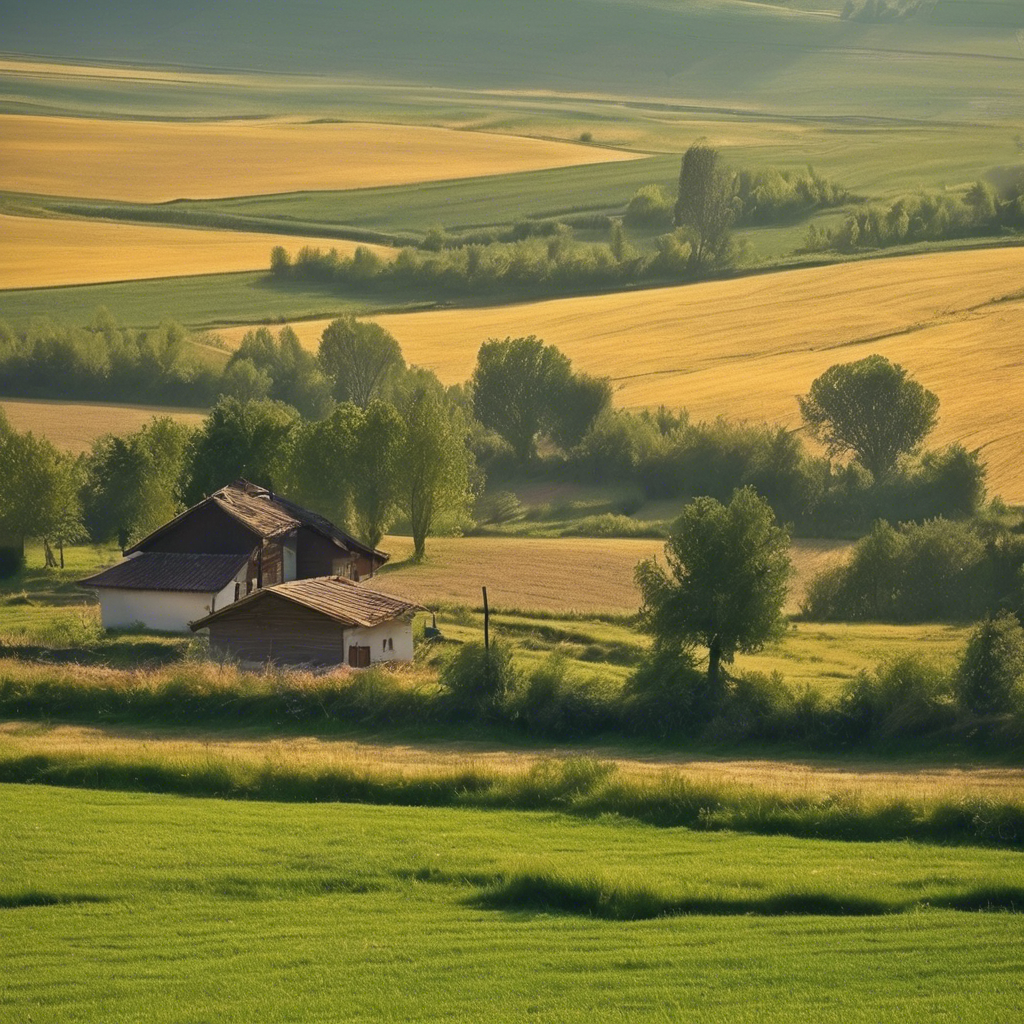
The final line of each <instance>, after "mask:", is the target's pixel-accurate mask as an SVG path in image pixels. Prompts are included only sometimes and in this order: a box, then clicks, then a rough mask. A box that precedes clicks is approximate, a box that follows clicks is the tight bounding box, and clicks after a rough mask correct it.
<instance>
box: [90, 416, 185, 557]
mask: <svg viewBox="0 0 1024 1024" xmlns="http://www.w3.org/2000/svg"><path fill="white" fill-rule="evenodd" d="M195 436H196V432H195V431H194V430H193V429H192V428H191V427H186V426H185V425H184V424H181V423H178V422H176V421H175V420H172V419H171V418H170V417H161V418H154V419H153V420H151V421H150V422H149V423H147V424H146V425H145V426H144V427H142V428H141V429H140V430H137V431H135V433H133V434H126V435H122V436H115V435H112V434H108V435H106V436H105V437H101V438H98V439H97V440H96V442H95V443H94V444H93V447H92V451H91V452H90V454H89V456H88V459H87V463H86V476H87V481H86V485H85V488H84V499H85V524H86V527H87V529H88V533H89V536H90V537H91V538H92V539H93V540H94V541H96V542H97V543H104V542H106V541H109V540H113V539H116V540H117V543H118V544H119V545H120V547H121V550H122V551H123V550H124V549H125V548H127V547H128V546H129V545H130V544H134V543H135V542H136V541H139V540H141V539H142V538H143V537H145V536H146V535H147V534H149V533H152V532H153V530H155V529H156V528H157V527H158V526H160V525H161V524H163V523H166V522H167V521H168V520H170V519H173V518H174V517H175V516H176V515H177V514H178V513H179V512H181V511H182V510H183V508H184V502H183V488H184V486H185V483H186V477H187V473H188V469H189V466H190V463H191V458H192V446H193V443H194V441H195Z"/></svg>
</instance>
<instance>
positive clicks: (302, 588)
mask: <svg viewBox="0 0 1024 1024" xmlns="http://www.w3.org/2000/svg"><path fill="white" fill-rule="evenodd" d="M418 607H419V606H418V605H415V604H413V603H411V602H409V601H404V600H402V599H401V598H397V597H391V596H389V595H388V594H380V593H377V592H376V591H373V590H368V589H366V588H365V587H361V586H360V585H359V584H358V583H355V582H353V581H352V580H349V579H346V578H344V577H341V576H330V577H326V578H321V579H308V580H292V581H291V582H288V583H278V584H276V585H275V586H272V587H263V588H262V589H260V590H255V591H253V592H252V593H251V594H249V595H248V596H247V597H243V598H242V599H241V600H239V601H235V602H233V603H232V604H229V605H225V606H224V607H223V608H221V609H219V610H218V611H215V612H213V613H212V614H210V615H207V616H205V617H204V618H201V619H199V620H198V621H196V622H193V623H192V629H194V630H200V629H207V630H209V634H210V648H211V650H212V651H213V653H214V654H215V655H217V656H218V657H222V658H232V659H236V660H238V661H241V662H258V663H260V664H266V663H268V662H273V663H275V664H279V665H318V666H324V665H346V664H347V665H350V666H352V667H353V668H365V667H367V666H369V665H372V664H374V663H376V662H380V661H411V660H412V656H413V639H412V619H413V615H414V614H415V612H416V610H417V608H418Z"/></svg>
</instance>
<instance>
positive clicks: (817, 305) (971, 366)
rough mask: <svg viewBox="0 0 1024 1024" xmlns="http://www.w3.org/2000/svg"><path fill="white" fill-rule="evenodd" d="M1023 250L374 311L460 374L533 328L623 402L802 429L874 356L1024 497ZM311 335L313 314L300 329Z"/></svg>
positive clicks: (997, 488) (411, 349)
mask: <svg viewBox="0 0 1024 1024" xmlns="http://www.w3.org/2000/svg"><path fill="white" fill-rule="evenodd" d="M1022 282H1024V247H1021V248H1002V249H986V250H979V251H973V252H947V253H935V254H929V255H923V256H911V257H899V258H894V259H878V260H869V261H865V262H859V263H847V264H841V265H837V266H830V267H817V268H813V269H808V270H792V271H785V272H782V273H775V274H765V275H760V276H753V277H744V278H738V279H735V280H731V281H715V282H708V283H705V284H699V285H691V286H688V287H681V288H665V289H658V290H653V291H642V292H629V293H617V294H612V295H600V296H591V297H584V298H574V299H559V300H554V301H550V302H538V303H532V304H526V305H519V306H506V307H503V308H491V309H462V310H443V311H436V312H425V313H407V314H398V315H390V316H382V317H378V318H377V320H378V322H379V323H381V324H382V326H384V327H386V328H387V329H388V330H389V331H391V332H392V333H393V334H394V335H395V337H396V338H398V340H399V342H400V343H401V345H402V350H403V351H404V353H405V356H406V358H407V359H408V360H409V361H410V362H412V363H417V364H419V365H421V366H427V367H430V368H432V369H434V370H436V371H437V373H438V374H439V376H440V377H441V379H442V380H443V381H445V382H446V383H454V382H456V381H462V380H465V379H466V378H467V377H468V376H469V374H470V372H471V370H472V367H473V363H474V361H475V357H476V352H477V349H478V348H479V346H480V344H481V342H483V341H486V340H487V339H488V338H495V337H496V338H504V337H506V336H507V335H512V336H516V335H527V334H536V335H538V336H539V337H541V338H543V339H544V340H545V341H547V342H549V343H552V344H555V345H557V346H558V347H559V348H560V349H562V351H564V352H565V353H566V354H567V355H568V356H569V357H570V358H571V359H572V360H573V361H574V363H575V364H576V365H577V366H579V367H580V368H581V369H584V370H587V371H589V372H590V373H599V374H607V375H608V376H610V377H612V378H614V380H615V385H616V397H615V400H616V403H617V404H618V405H620V406H624V407H628V408H636V407H640V406H657V405H660V404H662V403H664V404H665V405H668V406H673V407H679V406H685V407H686V408H688V409H689V410H690V413H691V415H692V416H694V417H695V418H698V419H700V418H714V417H715V416H718V415H720V414H724V415H727V416H730V417H735V418H742V419H751V420H767V421H771V422H778V423H783V424H786V425H787V426H791V427H796V426H799V424H800V415H799V411H798V408H797V403H796V396H797V395H799V394H803V393H805V392H806V391H807V389H808V387H809V386H810V383H811V381H812V380H814V378H815V377H816V376H818V375H819V374H820V373H821V372H822V371H824V370H825V369H826V368H827V367H829V366H831V365H832V364H833V363H837V362H848V361H852V360H855V359H861V358H863V357H864V356H867V355H871V354H872V353H876V352H877V353H881V354H882V355H884V356H886V357H888V358H889V359H892V360H894V361H896V362H899V363H901V364H902V365H904V366H905V367H906V368H907V369H908V370H909V371H910V372H911V373H913V374H914V375H915V377H917V378H918V379H919V380H920V381H921V383H923V384H924V385H925V386H927V387H929V388H931V389H932V390H933V391H934V392H935V393H936V394H937V395H938V396H939V398H940V399H941V402H942V406H941V409H940V422H939V426H938V428H937V430H936V431H935V433H934V435H933V436H932V437H931V439H930V441H929V443H930V444H933V445H939V444H946V443H948V442H951V441H960V442H962V443H963V444H965V445H966V446H967V447H968V448H972V449H973V448H980V449H982V455H983V457H984V459H985V461H986V462H987V464H988V467H989V489H990V491H991V492H992V493H996V494H1001V495H1002V497H1003V498H1005V499H1006V500H1007V501H1011V502H1021V501H1024V461H1022V460H1021V458H1020V452H1021V449H1022V448H1024V368H1022V365H1021V355H1020V339H1021V336H1022V334H1024V285H1022ZM302 328H303V329H304V330H305V332H306V334H305V337H306V338H312V337H314V336H315V337H318V336H319V334H318V332H319V331H322V329H323V327H322V325H312V324H310V325H302Z"/></svg>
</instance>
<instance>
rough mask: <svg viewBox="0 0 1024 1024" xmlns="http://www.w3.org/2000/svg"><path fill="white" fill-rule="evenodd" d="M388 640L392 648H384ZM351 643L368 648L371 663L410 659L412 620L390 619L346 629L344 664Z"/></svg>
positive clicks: (411, 653)
mask: <svg viewBox="0 0 1024 1024" xmlns="http://www.w3.org/2000/svg"><path fill="white" fill-rule="evenodd" d="M388 640H391V642H392V645H393V649H391V648H389V649H385V644H386V642H387V641H388ZM352 645H356V646H360V647H369V648H370V664H371V665H374V664H376V663H377V662H379V661H412V656H413V642H412V622H411V621H409V622H406V621H404V620H403V619H392V620H391V621H390V622H382V623H381V624H380V625H379V626H371V627H369V628H367V627H364V626H360V627H358V628H355V629H346V630H345V662H346V664H347V663H348V649H349V647H350V646H352Z"/></svg>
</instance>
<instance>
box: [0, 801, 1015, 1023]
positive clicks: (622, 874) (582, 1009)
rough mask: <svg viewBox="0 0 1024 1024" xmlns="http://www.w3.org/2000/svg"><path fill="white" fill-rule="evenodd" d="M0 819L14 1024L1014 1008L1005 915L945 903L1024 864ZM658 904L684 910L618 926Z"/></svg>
mask: <svg viewBox="0 0 1024 1024" xmlns="http://www.w3.org/2000/svg"><path fill="white" fill-rule="evenodd" d="M0 807H2V810H3V815H4V819H5V821H7V822H8V828H7V829H6V830H5V832H4V834H3V837H2V838H0V848H2V854H3V860H4V863H5V866H6V869H7V870H6V872H5V876H4V880H3V883H2V893H0V896H2V905H3V909H0V915H2V921H3V929H4V934H5V937H6V940H7V941H5V942H4V943H3V944H2V947H0V957H2V959H3V969H2V970H0V978H2V979H3V980H2V981H0V1007H2V1008H3V1011H4V1014H5V1016H7V1017H8V1018H9V1019H12V1020H27V1019H29V1017H31V1018H32V1019H33V1020H36V1021H47V1022H50V1021H52V1022H66V1021H79V1020H96V1019H116V1020H121V1021H143V1020H144V1021H147V1022H159V1021H172V1020H173V1021H181V1020H197V1021H198V1020H209V1019H217V1020H222V1021H250V1020H253V1019H254V1018H260V1019H262V1020H282V1021H283V1020H304V1021H313V1020H410V1019H415V1020H422V1021H431V1020H451V1019H459V1020H470V1019H472V1020H488V1021H518V1020H523V1019H526V1018H530V1019H535V1020H545V1021H566V1022H568V1021H595V1020H599V1021H620V1020H640V1019H643V1020H647V1019H649V1020H660V1019H666V1015H667V1017H668V1018H670V1019H671V1018H674V1017H682V1018H684V1019H687V1020H694V1021H701V1022H709V1024H710V1022H717V1021H722V1022H725V1021H728V1022H730V1024H732V1022H743V1021H779V1022H783V1021H785V1022H788V1021H792V1020H794V1019H800V1020H815V1021H843V1022H858V1021H865V1022H874V1021H877V1020H879V1019H885V1020H891V1021H908V1022H909V1021H917V1020H923V1019H927V1020H930V1021H957V1022H960V1021H978V1022H985V1024H989V1022H991V1021H993V1020H1013V1019H1015V1018H1016V1017H1017V1016H1019V1012H1020V1008H1021V1002H1020V1000H1021V996H1020V989H1019V975H1018V955H1017V954H1018V949H1019V944H1020V942H1021V939H1022V928H1024V919H1022V918H1021V916H1020V914H1018V913H1008V912H998V913H983V912H982V913H965V912H963V911H958V910H951V909H939V907H941V905H942V904H943V903H947V904H948V903H949V902H951V901H957V900H959V901H960V902H966V901H968V900H969V899H971V898H973V899H974V900H975V902H977V899H978V897H979V895H980V894H984V893H985V892H986V891H987V892H989V893H990V894H995V895H998V896H1000V897H1001V898H1002V899H1003V900H1004V901H1005V900H1007V899H1009V897H1010V896H1011V895H1012V894H1013V893H1014V892H1018V893H1019V882H1020V878H1019V865H1018V860H1019V854H1015V853H1008V852H1003V851H995V850H979V849H972V848H956V847H954V848H942V847H936V846H920V845H915V844H906V843H882V844H877V843H876V844H858V843H833V842H818V841H813V840H795V839H786V838H781V837H775V838H764V837H751V836H737V835H731V834H728V833H722V834H717V835H702V834H697V833H691V832H688V831H686V830H680V829H664V830H659V829H655V828H651V827H649V826H642V825H637V824H629V823H625V822H620V821H615V820H614V819H612V820H605V821H578V820H574V819H572V818H568V817H565V816H561V815H558V814H550V813H544V814H536V813H528V812H495V811H460V810H439V809H422V808H380V807H360V806H353V805H334V806H316V805H274V804H269V805H267V804H263V805H260V804H247V803H244V802H241V803H225V802H222V801H216V800H194V799H183V798H180V797H166V796H155V795H148V794H119V793H98V792H88V791H84V792H83V791H67V790H60V789H50V788H45V787H26V786H4V787H2V789H0ZM70 822H74V827H73V828H72V827H71V826H70V824H69V823H70ZM126 841H130V846H131V852H130V855H127V856H126V853H125V844H126ZM581 897H582V898H581ZM929 903H932V904H937V905H938V906H933V907H932V908H931V909H924V908H926V907H927V905H928V904H929ZM566 904H570V905H576V906H577V912H576V913H571V912H566V911H565V910H564V909H561V910H560V909H557V908H558V907H559V905H561V906H562V907H564V906H565V905H566ZM672 904H675V905H676V906H682V907H684V908H685V907H689V908H690V912H689V913H683V914H682V915H681V916H677V915H678V911H677V913H676V915H673V914H671V913H670V915H669V916H663V917H657V916H655V917H654V918H653V919H650V920H614V919H612V920H609V919H606V918H608V917H612V918H614V916H616V912H619V913H620V916H621V915H622V913H625V914H626V916H635V915H636V913H638V912H639V913H641V916H643V913H644V912H645V911H646V913H651V912H656V910H657V908H658V907H659V906H663V905H666V906H667V905H672ZM918 907H920V908H922V909H920V910H918V909H916V908H918ZM647 908H650V909H647ZM694 908H699V910H703V911H705V912H704V913H701V912H693V910H694ZM580 910H582V911H584V912H583V913H580V912H579V911H580ZM630 911H632V914H630V913H629V912H630ZM900 911H902V912H900ZM257 936H258V941H256V937H257ZM55 951H60V952H59V954H55Z"/></svg>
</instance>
